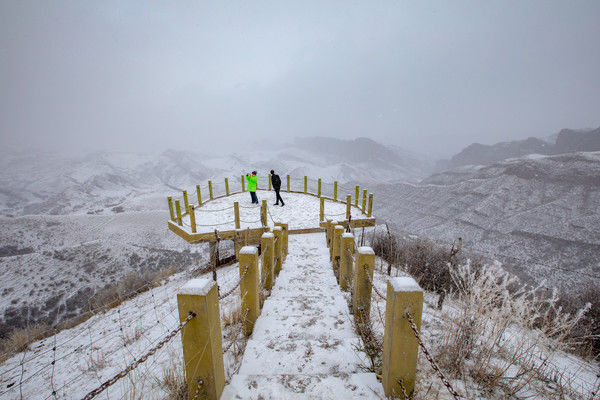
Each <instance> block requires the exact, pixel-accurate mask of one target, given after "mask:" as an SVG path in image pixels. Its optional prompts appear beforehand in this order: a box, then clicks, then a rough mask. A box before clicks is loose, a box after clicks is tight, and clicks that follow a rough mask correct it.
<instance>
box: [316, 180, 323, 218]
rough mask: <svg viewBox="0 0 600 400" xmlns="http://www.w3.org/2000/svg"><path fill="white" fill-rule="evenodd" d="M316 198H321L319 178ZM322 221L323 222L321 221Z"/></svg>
mask: <svg viewBox="0 0 600 400" xmlns="http://www.w3.org/2000/svg"><path fill="white" fill-rule="evenodd" d="M317 196H318V197H321V178H319V185H318V189H317ZM321 221H323V220H321Z"/></svg>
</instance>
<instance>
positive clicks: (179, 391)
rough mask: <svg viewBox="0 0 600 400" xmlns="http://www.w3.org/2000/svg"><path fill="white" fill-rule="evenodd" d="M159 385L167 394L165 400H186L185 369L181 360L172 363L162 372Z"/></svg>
mask: <svg viewBox="0 0 600 400" xmlns="http://www.w3.org/2000/svg"><path fill="white" fill-rule="evenodd" d="M159 385H160V386H161V387H162V388H163V390H164V391H165V392H166V393H167V396H166V398H167V399H172V400H188V389H187V384H186V382H185V369H184V365H183V362H182V361H181V360H177V361H176V362H173V363H172V364H171V365H170V366H169V367H167V368H165V369H164V370H163V373H162V378H161V379H160V380H159Z"/></svg>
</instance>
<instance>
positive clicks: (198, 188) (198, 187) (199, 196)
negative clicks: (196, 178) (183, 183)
mask: <svg viewBox="0 0 600 400" xmlns="http://www.w3.org/2000/svg"><path fill="white" fill-rule="evenodd" d="M196 192H197V194H198V206H201V205H202V193H201V192H200V185H196Z"/></svg>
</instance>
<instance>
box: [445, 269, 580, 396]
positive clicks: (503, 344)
mask: <svg viewBox="0 0 600 400" xmlns="http://www.w3.org/2000/svg"><path fill="white" fill-rule="evenodd" d="M450 276H451V279H452V281H453V286H454V287H455V288H456V290H457V292H456V294H457V297H458V300H459V302H458V304H459V306H458V309H457V310H455V311H454V312H453V313H452V314H451V315H450V317H449V318H447V319H446V321H445V326H444V328H443V331H444V340H443V341H442V343H441V346H440V347H439V358H440V361H441V362H442V364H444V365H445V366H446V368H448V369H449V370H452V371H457V372H458V371H461V373H466V374H468V375H470V376H471V377H472V378H474V379H475V380H476V381H478V382H479V383H480V384H481V385H482V386H483V387H486V388H487V389H488V390H490V391H494V390H497V389H498V387H502V388H503V389H504V391H505V392H506V393H509V394H510V395H516V394H517V393H518V392H519V391H521V390H523V389H524V388H525V387H527V386H528V382H530V381H531V380H532V379H534V378H535V379H536V380H539V379H546V380H551V379H552V378H551V377H550V376H548V375H550V371H551V370H552V369H551V368H549V365H551V360H552V358H553V357H554V354H555V351H556V350H557V349H563V348H567V347H568V346H569V344H570V342H569V338H570V336H569V335H570V333H571V332H572V331H573V330H574V328H575V327H576V326H577V324H578V322H580V321H581V320H582V318H583V315H584V314H585V312H586V311H587V310H588V309H589V304H587V305H586V306H585V307H584V308H581V309H579V310H577V311H576V312H574V313H570V312H565V311H564V310H563V309H562V308H561V307H560V305H559V298H558V295H557V292H556V290H554V291H547V290H545V289H544V288H541V287H536V288H530V287H526V286H521V285H520V284H519V282H518V280H517V278H515V277H514V276H512V275H510V274H509V273H507V272H506V271H504V270H502V269H501V268H499V267H497V266H492V265H488V266H486V267H484V268H473V267H472V266H471V263H470V262H466V263H465V264H462V265H459V266H457V267H456V268H452V269H451V270H450ZM555 383H556V384H558V387H560V389H561V390H564V388H562V387H561V385H560V382H555Z"/></svg>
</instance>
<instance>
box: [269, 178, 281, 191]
mask: <svg viewBox="0 0 600 400" xmlns="http://www.w3.org/2000/svg"><path fill="white" fill-rule="evenodd" d="M271 184H272V185H273V189H277V190H279V189H280V188H281V179H279V175H277V174H273V175H271Z"/></svg>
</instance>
